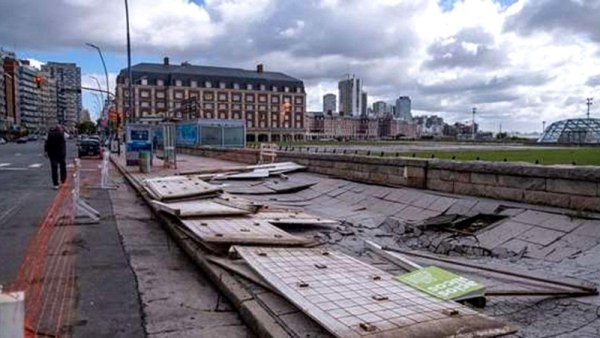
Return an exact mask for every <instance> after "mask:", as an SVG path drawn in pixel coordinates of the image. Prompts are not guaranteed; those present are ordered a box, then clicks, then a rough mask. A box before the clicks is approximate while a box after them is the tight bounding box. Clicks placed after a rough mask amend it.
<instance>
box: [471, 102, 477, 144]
mask: <svg viewBox="0 0 600 338" xmlns="http://www.w3.org/2000/svg"><path fill="white" fill-rule="evenodd" d="M476 113H477V108H475V107H473V127H472V128H471V132H472V137H473V141H475V114H476Z"/></svg>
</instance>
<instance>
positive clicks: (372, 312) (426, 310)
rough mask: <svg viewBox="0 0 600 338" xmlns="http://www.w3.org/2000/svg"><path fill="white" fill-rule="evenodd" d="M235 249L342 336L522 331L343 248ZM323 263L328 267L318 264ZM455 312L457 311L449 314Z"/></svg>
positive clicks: (293, 300) (277, 287) (288, 296)
mask: <svg viewBox="0 0 600 338" xmlns="http://www.w3.org/2000/svg"><path fill="white" fill-rule="evenodd" d="M233 249H234V250H235V251H236V252H237V253H238V254H239V255H240V256H241V257H242V259H243V260H244V261H245V262H246V263H247V264H248V265H249V266H250V267H251V268H252V270H254V271H255V272H257V273H258V275H260V276H261V277H262V278H263V279H264V280H265V281H266V282H267V283H269V285H271V286H272V287H273V288H274V289H275V290H277V292H278V293H279V294H280V295H282V296H284V297H285V298H286V299H287V300H288V301H290V302H291V303H292V304H294V305H296V306H297V307H298V308H299V309H301V310H302V311H303V312H304V313H305V314H307V315H308V316H309V317H311V318H312V319H314V320H315V321H317V322H318V323H319V324H321V325H322V326H323V327H324V328H325V329H326V330H327V331H329V332H330V333H331V334H333V335H334V336H336V337H423V338H424V337H440V336H444V337H446V336H448V337H449V336H458V335H460V336H463V335H464V336H476V337H495V336H499V335H505V334H509V333H512V332H515V331H516V329H515V328H514V327H512V326H510V325H508V324H506V323H503V322H501V321H499V320H496V319H492V318H490V317H487V316H484V315H481V314H479V313H477V312H476V311H474V310H471V309H469V308H467V307H465V306H462V305H460V304H458V303H455V302H450V301H444V300H441V299H436V298H434V297H431V296H429V295H427V294H424V293H422V292H420V291H417V290H415V289H413V288H411V287H409V286H406V285H403V284H401V283H399V282H396V281H394V280H393V275H391V274H388V273H387V272H385V271H382V270H380V269H377V268H375V267H373V266H371V265H368V264H365V263H363V262H361V261H359V260H357V259H355V258H352V257H350V256H347V255H345V254H342V253H340V252H336V251H331V250H328V251H327V255H325V254H324V253H323V249H306V248H274V247H245V246H235V247H233ZM259 253H263V254H264V255H260V254H259ZM323 265H324V266H327V268H326V269H320V268H318V267H317V266H323ZM373 276H377V278H374V277H373ZM373 295H377V297H375V298H374V297H373ZM383 299H385V300H383ZM444 311H445V312H444ZM450 312H451V313H455V314H456V315H453V316H448V315H445V314H444V313H450ZM407 318H408V319H410V320H406V319H407Z"/></svg>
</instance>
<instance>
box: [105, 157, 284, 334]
mask: <svg viewBox="0 0 600 338" xmlns="http://www.w3.org/2000/svg"><path fill="white" fill-rule="evenodd" d="M110 161H111V162H112V164H113V165H114V166H115V167H116V168H117V169H118V170H119V172H120V173H121V175H123V176H124V177H125V179H126V180H127V182H128V183H129V185H130V186H131V187H132V188H134V189H135V191H136V192H137V194H138V195H139V196H140V197H141V198H142V199H143V200H144V202H145V203H146V205H147V206H148V208H149V209H150V210H151V211H152V213H153V215H154V216H155V217H156V218H157V219H158V220H159V221H160V224H161V225H162V226H163V228H165V229H166V230H167V232H168V233H169V235H170V236H171V237H172V238H173V239H174V240H175V242H176V243H177V244H178V245H179V247H180V248H181V249H182V250H183V251H184V252H185V253H186V254H187V255H188V257H189V258H190V259H191V260H192V261H193V262H194V263H196V265H197V266H198V267H199V268H200V269H201V271H202V272H203V273H204V274H206V276H208V278H209V279H210V280H211V281H212V283H213V284H214V285H215V286H216V287H217V289H218V290H219V291H220V292H221V293H223V295H224V296H225V297H226V298H227V299H228V300H229V301H230V302H231V304H232V305H233V307H234V308H235V309H236V311H237V312H238V314H239V316H240V317H241V318H242V320H243V321H244V323H245V324H246V325H248V327H249V328H250V329H251V330H252V331H253V332H254V333H255V334H256V335H257V336H258V337H272V338H275V337H288V336H291V335H290V333H289V332H288V331H287V330H286V329H285V328H284V327H283V326H282V325H281V324H279V322H278V321H277V319H276V318H275V317H273V316H272V315H271V314H270V313H269V312H268V311H267V309H265V307H264V306H262V305H261V304H260V302H259V301H258V300H257V299H255V297H254V296H253V295H252V294H250V293H249V292H248V291H247V290H246V288H245V287H244V286H243V285H242V284H240V283H239V282H238V281H237V280H236V279H235V278H234V277H233V275H232V274H231V273H229V272H228V271H226V270H225V269H223V268H221V267H219V266H217V265H215V264H211V263H210V262H209V261H208V260H206V258H205V254H204V252H203V250H202V249H201V248H199V247H198V245H197V244H196V243H195V242H194V241H192V240H191V239H190V238H189V237H188V236H187V235H186V234H185V233H183V232H182V231H181V230H179V229H178V228H177V226H176V224H175V223H174V222H173V220H171V219H169V218H167V217H165V216H164V215H163V214H162V213H160V212H159V211H158V210H156V209H155V208H154V207H153V206H152V203H151V201H150V198H149V196H148V194H146V193H145V191H144V190H143V188H142V187H141V186H140V185H139V183H138V182H137V181H136V180H135V179H134V178H133V177H132V175H131V174H130V173H129V172H127V170H126V169H125V168H123V167H122V166H121V165H120V164H119V163H117V162H116V161H115V160H114V159H113V157H110Z"/></svg>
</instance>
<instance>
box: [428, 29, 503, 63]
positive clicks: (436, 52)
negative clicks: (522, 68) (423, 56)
mask: <svg viewBox="0 0 600 338" xmlns="http://www.w3.org/2000/svg"><path fill="white" fill-rule="evenodd" d="M452 39H453V41H452V42H450V43H444V42H443V41H438V42H436V43H434V44H432V45H431V46H429V48H428V49H427V52H428V53H429V55H430V56H431V60H428V61H427V62H425V64H424V65H425V67H427V68H430V69H436V68H456V67H462V68H478V67H485V68H494V67H498V66H502V65H503V64H505V63H506V62H505V61H506V53H505V52H504V51H502V50H499V49H497V48H495V47H493V45H494V37H493V36H492V35H491V34H489V33H487V32H485V31H484V30H483V29H482V28H481V27H473V28H467V29H463V30H461V31H460V32H459V33H458V34H456V35H455V36H454V37H452ZM465 44H470V45H474V46H476V47H475V50H472V49H469V48H467V47H466V46H465Z"/></svg>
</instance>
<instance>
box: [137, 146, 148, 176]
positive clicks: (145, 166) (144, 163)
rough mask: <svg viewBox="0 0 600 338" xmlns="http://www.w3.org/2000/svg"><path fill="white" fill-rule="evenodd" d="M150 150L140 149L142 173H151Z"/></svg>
mask: <svg viewBox="0 0 600 338" xmlns="http://www.w3.org/2000/svg"><path fill="white" fill-rule="evenodd" d="M150 154H151V153H150V152H149V151H140V155H139V163H140V172H141V173H149V172H150V166H151V164H150V160H151V158H150Z"/></svg>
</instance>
